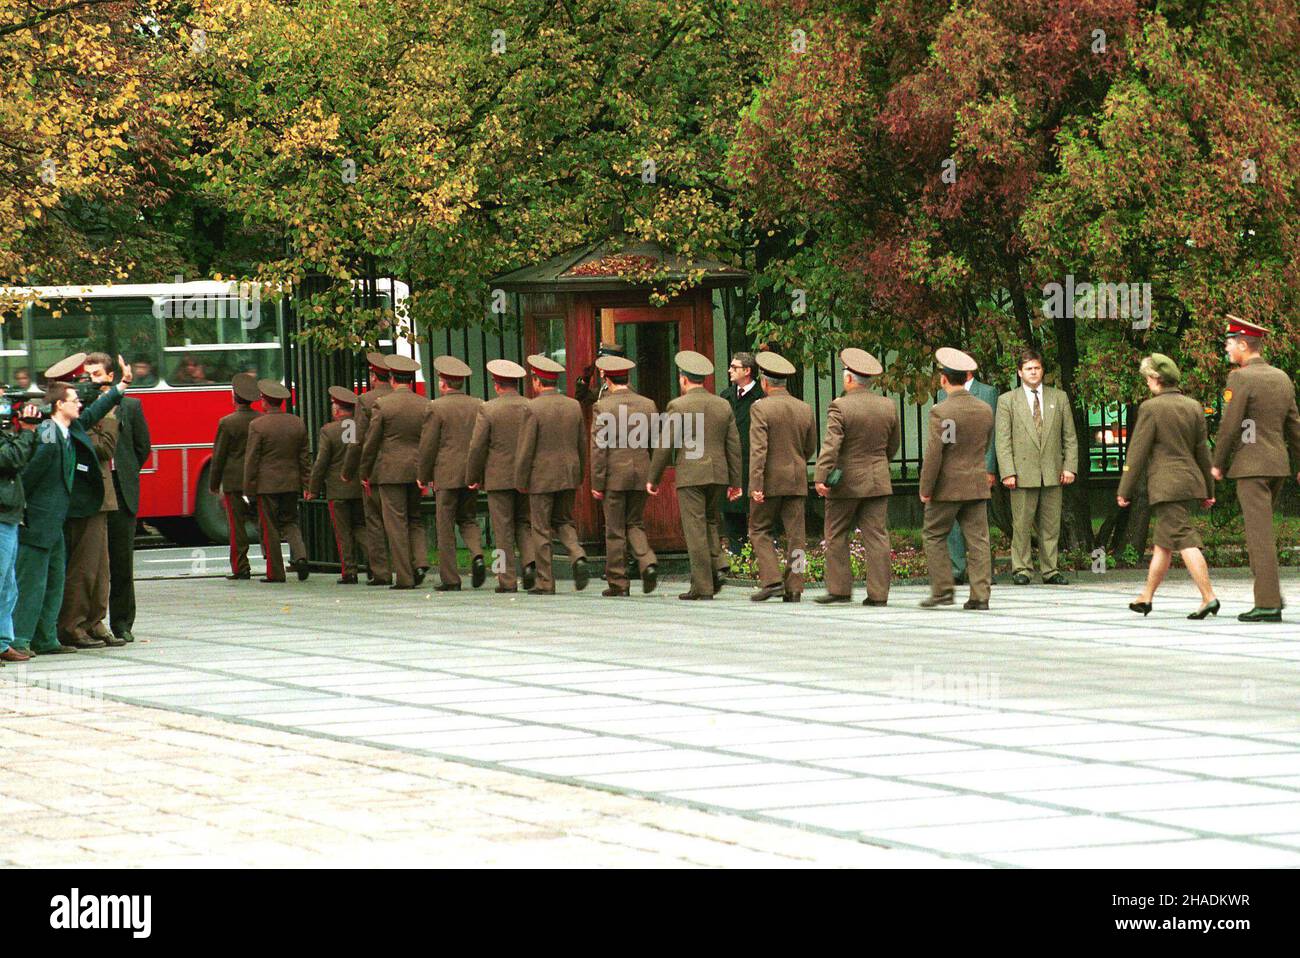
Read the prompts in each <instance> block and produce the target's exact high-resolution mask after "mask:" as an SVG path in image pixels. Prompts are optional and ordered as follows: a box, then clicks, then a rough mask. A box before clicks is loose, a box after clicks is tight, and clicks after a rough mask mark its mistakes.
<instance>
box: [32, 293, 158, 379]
mask: <svg viewBox="0 0 1300 958" xmlns="http://www.w3.org/2000/svg"><path fill="white" fill-rule="evenodd" d="M30 315H31V343H30V364H29V365H30V367H31V369H32V370H34V371H35V372H36V373H38V374H39V373H41V372H44V371H45V370H46V369H49V368H50V367H51V366H53V365H54V364H55V363H57V362H58V361H59V360H60V359H63V358H64V357H65V356H70V355H72V354H73V353H76V352H87V353H91V352H105V353H108V354H109V355H110V356H117V355H119V354H120V355H121V356H122V357H123V358H124V359H125V360H126V361H127V362H128V363H130V364H131V365H132V367H133V368H134V369H136V370H141V369H148V368H155V369H156V368H157V365H158V324H157V320H155V319H154V316H153V301H152V300H150V299H149V298H147V297H143V296H140V297H130V298H122V299H117V298H110V297H99V296H95V297H87V298H85V299H62V300H47V302H46V305H44V306H33V307H32V308H31V314H30ZM146 381H147V377H146V379H145V381H141V382H140V383H139V385H140V386H144V385H145V382H146ZM156 382H157V379H156V377H155V379H154V383H155V384H156Z"/></svg>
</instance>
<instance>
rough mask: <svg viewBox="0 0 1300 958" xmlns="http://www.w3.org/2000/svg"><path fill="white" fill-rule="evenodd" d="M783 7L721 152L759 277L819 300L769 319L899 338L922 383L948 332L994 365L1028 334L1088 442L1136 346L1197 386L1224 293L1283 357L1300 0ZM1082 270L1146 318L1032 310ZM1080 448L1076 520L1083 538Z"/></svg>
mask: <svg viewBox="0 0 1300 958" xmlns="http://www.w3.org/2000/svg"><path fill="white" fill-rule="evenodd" d="M775 6H777V5H774V7H775ZM779 9H780V10H781V16H782V18H783V19H782V28H781V29H782V32H783V34H784V37H783V39H784V40H786V41H787V42H783V43H781V44H779V45H777V44H774V45H772V46H771V47H770V48H769V49H770V53H771V55H770V56H769V58H768V60H767V62H766V64H765V75H764V82H763V83H762V84H761V86H760V87H759V88H758V90H757V91H756V93H755V95H754V97H753V100H752V102H751V104H750V106H749V108H748V110H747V111H746V114H745V117H744V120H743V122H742V124H741V128H740V130H739V132H738V134H737V136H736V140H735V147H734V149H733V153H732V157H731V161H730V167H729V168H730V171H731V175H732V177H733V178H734V180H735V182H736V183H737V184H738V185H739V187H740V188H741V191H742V199H743V201H744V202H745V204H746V205H747V206H748V207H749V208H750V209H752V211H753V214H754V217H755V220H756V223H757V224H758V225H759V226H760V227H762V228H763V232H764V235H766V236H767V237H769V240H770V241H771V242H773V243H775V244H778V248H779V249H778V252H777V253H776V254H775V255H773V256H772V262H771V266H770V267H769V268H768V269H767V270H766V271H765V277H764V280H763V281H764V282H765V283H767V284H769V285H770V286H771V287H772V288H773V289H775V290H777V291H778V292H780V293H782V294H783V296H782V297H780V298H778V302H782V301H784V302H786V303H787V304H788V302H789V300H785V297H784V294H786V293H788V292H789V291H790V290H794V289H797V290H799V291H800V293H801V296H802V298H803V299H805V300H806V302H807V304H808V312H809V314H810V315H812V316H818V317H823V318H829V319H832V320H833V322H823V323H821V324H810V323H808V322H806V321H801V322H792V321H791V320H792V319H793V317H792V315H791V312H790V309H789V307H788V305H787V306H786V307H785V308H784V309H783V310H781V311H779V312H778V313H777V314H775V315H774V316H773V318H772V319H771V320H770V321H768V322H765V323H760V326H762V327H763V328H762V329H761V330H760V331H761V332H762V333H763V334H765V335H771V336H773V337H775V338H778V339H780V340H784V341H786V342H787V343H788V344H789V345H790V346H791V347H792V348H798V347H803V348H805V349H808V350H812V351H821V350H824V349H825V348H827V347H828V346H834V345H836V344H838V343H840V342H845V341H848V340H850V339H851V340H853V341H856V342H864V343H866V344H868V345H870V346H875V347H876V348H879V349H881V350H882V351H885V352H891V353H893V354H894V356H895V358H894V360H893V362H892V364H891V366H890V369H889V370H888V372H887V376H886V383H887V385H889V386H892V387H894V388H898V389H900V390H903V391H906V392H909V393H910V394H911V395H913V396H914V397H916V398H918V399H922V398H924V397H925V396H927V395H928V394H929V393H930V391H931V390H932V389H933V381H932V379H931V377H930V375H929V372H928V370H929V366H930V355H931V353H932V350H933V348H934V347H935V346H937V345H940V344H944V343H961V344H963V345H965V346H966V348H968V349H969V350H970V351H971V352H972V353H974V354H975V355H976V356H977V358H979V359H980V361H981V364H982V366H983V368H984V369H985V370H986V371H988V370H995V371H996V372H994V373H989V372H986V375H985V378H990V379H993V380H994V381H996V382H998V383H1000V384H1001V385H1003V386H1004V387H1005V386H1009V385H1011V383H1012V378H1011V371H1012V368H1013V367H1014V362H1012V361H1011V357H1012V355H1013V351H1014V350H1015V349H1016V348H1017V347H1018V346H1020V345H1023V344H1035V345H1041V346H1043V347H1045V349H1046V351H1047V352H1048V354H1049V367H1050V366H1054V367H1055V371H1056V378H1057V381H1058V384H1059V385H1061V386H1062V387H1063V388H1065V389H1066V390H1067V391H1068V392H1069V393H1070V394H1071V396H1072V397H1073V400H1074V402H1075V404H1076V409H1075V421H1076V426H1077V427H1078V431H1079V433H1080V435H1081V437H1083V448H1084V449H1085V450H1086V448H1087V437H1088V435H1089V431H1088V416H1087V412H1086V410H1087V408H1088V407H1095V406H1097V405H1101V404H1104V403H1108V402H1116V401H1132V400H1134V399H1136V398H1138V396H1139V395H1140V393H1139V384H1138V382H1137V376H1136V367H1137V357H1139V356H1140V355H1141V354H1142V353H1144V352H1150V351H1152V350H1153V349H1158V350H1163V351H1166V352H1171V353H1173V354H1174V355H1176V356H1178V357H1179V359H1180V360H1181V361H1182V362H1183V363H1184V365H1185V366H1187V368H1188V373H1189V384H1190V385H1191V387H1192V388H1193V389H1194V390H1196V391H1198V392H1200V393H1202V394H1203V395H1205V396H1206V397H1207V398H1208V397H1209V395H1210V393H1211V390H1212V389H1213V388H1215V387H1216V385H1217V383H1219V382H1220V381H1221V379H1222V378H1223V375H1224V370H1223V368H1222V363H1221V361H1220V360H1218V359H1216V358H1215V356H1214V354H1213V353H1214V346H1215V343H1216V340H1217V338H1218V334H1219V330H1220V329H1221V327H1222V316H1223V313H1224V312H1225V311H1226V310H1229V309H1234V308H1235V309H1238V310H1241V311H1244V312H1246V313H1248V314H1249V315H1251V316H1253V317H1255V318H1257V319H1259V320H1261V321H1264V322H1266V323H1268V324H1271V325H1274V326H1275V327H1277V329H1278V332H1279V334H1280V335H1279V337H1278V338H1279V340H1280V341H1281V342H1283V343H1285V344H1286V345H1285V346H1283V352H1284V355H1288V357H1289V358H1294V353H1293V350H1294V345H1293V344H1294V342H1295V338H1294V336H1295V333H1296V332H1297V328H1296V326H1295V320H1294V318H1293V317H1294V315H1295V306H1296V298H1297V292H1298V291H1300V284H1297V274H1296V266H1295V262H1296V252H1297V249H1296V240H1297V236H1296V223H1297V219H1296V216H1295V212H1296V204H1297V191H1296V184H1295V173H1294V170H1295V168H1296V165H1295V160H1296V159H1297V154H1296V149H1297V132H1298V130H1300V125H1298V123H1297V113H1296V106H1297V94H1298V93H1300V86H1298V82H1300V72H1297V69H1296V65H1297V60H1296V58H1297V52H1298V51H1300V44H1297V42H1296V41H1297V38H1298V33H1297V30H1298V26H1297V10H1296V7H1295V5H1294V4H1293V3H1290V2H1287V0H1266V2H1249V0H1230V2H1224V3H1217V4H1206V3H1202V2H1176V0H1175V2H1159V3H1139V2H1137V0H972V2H967V3H960V4H949V3H946V2H936V0H902V2H890V3H867V4H853V5H847V4H841V3H834V2H819V0H808V2H801V3H795V4H781V5H779ZM1071 276H1072V277H1074V278H1075V279H1077V280H1078V281H1079V282H1080V283H1084V282H1088V283H1093V284H1096V283H1102V282H1113V283H1125V284H1128V283H1137V284H1139V286H1141V284H1146V283H1149V284H1150V288H1151V290H1152V294H1153V306H1152V309H1151V315H1150V323H1149V324H1147V323H1146V322H1145V320H1144V319H1143V318H1142V317H1140V316H1139V317H1134V318H1133V319H1136V320H1137V321H1136V322H1134V321H1132V319H1131V318H1130V317H1126V316H1114V315H1104V316H1103V315H1099V314H1096V315H1094V314H1090V313H1089V310H1088V308H1087V307H1088V303H1086V302H1082V301H1081V302H1078V303H1071V304H1070V306H1071V309H1069V310H1063V311H1061V312H1062V315H1060V316H1049V315H1047V314H1045V312H1044V308H1043V307H1044V303H1045V291H1046V290H1047V289H1048V286H1049V284H1050V283H1053V282H1061V283H1064V282H1065V281H1066V280H1067V279H1068V278H1069V277H1071ZM1094 305H1095V303H1094ZM1080 306H1082V307H1083V308H1082V309H1079V308H1076V307H1080ZM1094 312H1095V311H1094ZM1066 313H1069V314H1070V315H1066ZM1081 459H1082V461H1081V466H1082V467H1083V474H1082V476H1081V478H1082V480H1083V481H1082V482H1081V483H1079V484H1078V485H1077V487H1076V488H1075V489H1074V490H1073V494H1072V496H1071V508H1070V510H1069V515H1068V518H1067V522H1066V529H1065V533H1066V539H1067V542H1069V543H1071V544H1074V545H1079V546H1084V547H1089V548H1090V547H1091V545H1092V523H1091V516H1090V511H1089V507H1088V497H1087V486H1088V484H1087V466H1088V456H1087V455H1086V452H1085V454H1084V455H1083V456H1081Z"/></svg>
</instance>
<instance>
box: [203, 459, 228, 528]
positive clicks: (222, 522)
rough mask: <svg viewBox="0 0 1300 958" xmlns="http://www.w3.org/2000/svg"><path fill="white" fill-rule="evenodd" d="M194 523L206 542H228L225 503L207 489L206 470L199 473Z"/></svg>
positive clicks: (205, 468)
mask: <svg viewBox="0 0 1300 958" xmlns="http://www.w3.org/2000/svg"><path fill="white" fill-rule="evenodd" d="M194 523H195V525H196V526H197V527H198V529H199V531H200V532H201V533H202V535H203V536H204V537H205V538H206V539H207V541H208V542H215V543H221V542H228V541H229V540H230V524H229V523H228V522H227V521H226V504H225V503H224V502H222V500H221V496H220V495H217V494H214V493H212V492H210V491H209V490H208V470H207V467H206V466H205V467H204V469H203V471H202V472H201V473H199V488H198V490H197V491H196V495H195V500H194Z"/></svg>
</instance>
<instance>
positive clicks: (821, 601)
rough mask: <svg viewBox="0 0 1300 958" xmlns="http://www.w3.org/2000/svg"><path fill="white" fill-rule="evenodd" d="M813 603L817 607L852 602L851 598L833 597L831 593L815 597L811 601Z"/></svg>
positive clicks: (847, 596)
mask: <svg viewBox="0 0 1300 958" xmlns="http://www.w3.org/2000/svg"><path fill="white" fill-rule="evenodd" d="M813 601H814V602H816V603H817V604H818V605H835V604H836V603H838V602H852V601H853V596H851V595H834V594H833V593H830V592H827V593H826V594H825V595H819V596H817V598H815V599H813Z"/></svg>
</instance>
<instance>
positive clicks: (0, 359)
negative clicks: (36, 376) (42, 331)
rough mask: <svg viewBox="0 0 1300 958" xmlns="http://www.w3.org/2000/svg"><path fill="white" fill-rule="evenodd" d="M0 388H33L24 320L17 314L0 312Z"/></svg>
mask: <svg viewBox="0 0 1300 958" xmlns="http://www.w3.org/2000/svg"><path fill="white" fill-rule="evenodd" d="M0 386H5V387H6V388H9V389H30V388H31V386H32V371H31V367H30V366H29V365H28V363H27V340H26V339H25V338H24V336H23V318H22V315H21V314H20V313H16V312H0Z"/></svg>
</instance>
